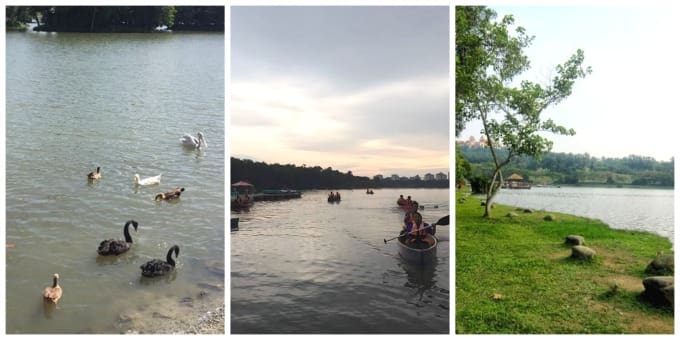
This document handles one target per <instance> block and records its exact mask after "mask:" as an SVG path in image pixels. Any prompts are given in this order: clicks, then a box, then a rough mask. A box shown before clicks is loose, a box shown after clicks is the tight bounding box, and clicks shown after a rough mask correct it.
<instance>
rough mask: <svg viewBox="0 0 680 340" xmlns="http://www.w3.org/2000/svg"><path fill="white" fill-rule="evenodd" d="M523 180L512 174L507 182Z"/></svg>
mask: <svg viewBox="0 0 680 340" xmlns="http://www.w3.org/2000/svg"><path fill="white" fill-rule="evenodd" d="M523 179H524V177H522V176H520V175H519V174H512V175H510V177H508V180H509V181H521V180H523Z"/></svg>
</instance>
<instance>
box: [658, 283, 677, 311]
mask: <svg viewBox="0 0 680 340" xmlns="http://www.w3.org/2000/svg"><path fill="white" fill-rule="evenodd" d="M661 292H662V293H663V297H664V298H666V301H668V303H670V304H671V306H674V305H675V284H673V285H670V286H666V287H664V288H662V289H661Z"/></svg>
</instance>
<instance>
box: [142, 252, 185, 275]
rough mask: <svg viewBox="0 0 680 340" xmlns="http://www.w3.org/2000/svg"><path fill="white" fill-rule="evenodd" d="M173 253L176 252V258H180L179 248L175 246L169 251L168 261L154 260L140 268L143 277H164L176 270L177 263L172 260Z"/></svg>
mask: <svg viewBox="0 0 680 340" xmlns="http://www.w3.org/2000/svg"><path fill="white" fill-rule="evenodd" d="M173 251H174V252H175V257H177V256H179V246H178V245H174V246H172V247H171V248H170V250H168V255H167V256H166V261H162V260H158V259H153V260H151V261H149V262H147V263H145V264H143V265H141V266H139V268H141V269H142V275H143V276H147V277H154V276H162V275H165V274H167V273H169V272H171V271H172V270H173V269H175V261H174V260H173V259H172V252H173Z"/></svg>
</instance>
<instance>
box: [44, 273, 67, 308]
mask: <svg viewBox="0 0 680 340" xmlns="http://www.w3.org/2000/svg"><path fill="white" fill-rule="evenodd" d="M62 293H63V290H62V289H61V286H59V274H57V273H55V274H54V281H53V283H52V287H45V289H44V290H43V298H44V299H45V301H47V302H52V303H53V304H55V305H56V304H57V302H58V301H59V299H61V294H62Z"/></svg>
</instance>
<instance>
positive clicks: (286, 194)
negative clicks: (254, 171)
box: [254, 189, 302, 201]
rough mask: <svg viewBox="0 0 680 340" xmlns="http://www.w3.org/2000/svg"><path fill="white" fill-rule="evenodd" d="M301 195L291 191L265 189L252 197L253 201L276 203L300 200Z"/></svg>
mask: <svg viewBox="0 0 680 340" xmlns="http://www.w3.org/2000/svg"><path fill="white" fill-rule="evenodd" d="M300 197H302V193H301V192H300V191H298V190H291V189H267V190H262V192H261V193H257V194H255V196H254V199H255V201H278V200H284V199H290V198H300Z"/></svg>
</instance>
